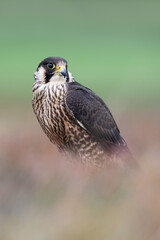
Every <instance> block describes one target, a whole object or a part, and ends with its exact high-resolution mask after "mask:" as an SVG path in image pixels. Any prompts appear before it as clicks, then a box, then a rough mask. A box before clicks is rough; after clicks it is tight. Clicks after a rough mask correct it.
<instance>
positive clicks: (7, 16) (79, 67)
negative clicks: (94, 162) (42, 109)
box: [0, 0, 160, 240]
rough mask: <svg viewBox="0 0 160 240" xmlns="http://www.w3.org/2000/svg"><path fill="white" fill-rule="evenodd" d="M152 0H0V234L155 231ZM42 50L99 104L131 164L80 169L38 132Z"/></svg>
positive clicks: (157, 151)
mask: <svg viewBox="0 0 160 240" xmlns="http://www.w3.org/2000/svg"><path fill="white" fill-rule="evenodd" d="M159 9H160V2H159V1H156V0H155V1H148V0H146V1H145V0H140V1H138V0H135V1H130V0H129V1H126V0H120V1H118V0H114V1H109V0H108V1H103V0H100V1H94V0H93V1H83V0H82V1H76V0H75V1H73V0H66V1H65V0H61V1H50V0H47V1H42V0H39V1H31V0H28V1H17V0H15V1H8V0H7V1H1V2H0V26H1V28H0V29H1V30H0V31H1V32H0V33H1V34H0V47H1V58H0V62H1V78H0V82H1V87H0V109H1V114H0V115H1V116H0V239H3V240H15V239H16V240H20V239H23V240H27V239H37V240H41V239H47V240H53V239H57V240H64V239H65V240H72V239H73V240H75V239H76V240H89V239H92V240H97V239H98V240H107V239H110V240H112V239H113V240H128V239H129V240H132V239H133V240H135V239H136V240H150V239H152V240H159V239H160V201H159V199H160V162H159V161H160V159H159V158H160V157H159V156H160V127H159V125H160V124H159V123H160V109H159V101H160V94H159V92H160V80H159V79H160V67H159V64H160V44H159V43H160V14H159ZM48 56H62V57H64V58H66V59H67V60H68V65H69V70H70V71H71V72H72V73H73V75H74V76H75V78H76V80H77V81H79V82H81V83H82V84H84V85H85V86H87V87H89V88H92V89H93V90H94V91H96V93H97V94H99V95H100V96H101V97H103V99H104V100H105V101H106V102H107V104H108V105H109V107H110V109H111V111H112V113H113V115H114V117H115V119H116V121H117V124H118V126H119V128H120V130H121V132H122V135H123V136H124V138H125V139H126V141H127V142H128V145H129V147H130V149H131V151H132V153H133V155H134V156H135V158H136V159H137V161H138V162H139V165H140V168H141V170H140V171H139V172H137V173H134V174H128V175H123V174H119V173H115V172H114V171H111V172H109V171H108V172H107V170H104V171H103V172H97V173H96V172H87V171H86V170H85V169H84V168H82V166H76V165H77V164H75V165H71V164H70V163H68V162H66V161H65V159H64V157H63V156H61V155H60V153H58V151H57V149H56V147H54V146H53V145H52V144H51V143H50V142H49V140H48V139H47V137H46V136H45V135H44V134H43V132H42V130H41V128H40V127H39V124H38V122H37V120H36V118H35V116H34V114H33V111H32V107H31V99H32V91H31V88H32V84H33V81H34V79H33V72H34V71H35V69H36V68H37V65H38V64H39V62H40V61H41V60H42V59H43V58H45V57H48Z"/></svg>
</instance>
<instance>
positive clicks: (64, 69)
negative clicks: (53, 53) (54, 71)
mask: <svg viewBox="0 0 160 240" xmlns="http://www.w3.org/2000/svg"><path fill="white" fill-rule="evenodd" d="M58 73H60V74H61V75H62V76H63V77H66V76H67V71H66V68H64V67H63V68H62V69H61V70H60V71H59V72H58Z"/></svg>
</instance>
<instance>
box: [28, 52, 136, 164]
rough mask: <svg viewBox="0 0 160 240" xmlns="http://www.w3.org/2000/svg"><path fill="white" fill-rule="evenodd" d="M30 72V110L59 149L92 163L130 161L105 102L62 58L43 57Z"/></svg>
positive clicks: (121, 162)
mask: <svg viewBox="0 0 160 240" xmlns="http://www.w3.org/2000/svg"><path fill="white" fill-rule="evenodd" d="M34 76H35V83H34V85H33V100H32V106H33V109H34V112H35V114H36V116H37V119H38V121H39V123H40V125H41V127H42V129H43V130H44V132H45V133H46V134H47V136H48V137H49V139H50V140H51V142H52V143H55V144H57V146H58V147H59V149H60V150H63V151H64V152H68V153H69V154H70V155H71V157H72V156H76V157H78V158H79V159H81V161H82V162H84V163H86V164H91V165H96V166H104V165H112V164H113V165H115V164H116V165H121V164H122V165H123V164H124V163H125V162H127V163H128V162H132V161H133V159H131V155H130V152H129V150H128V147H127V144H126V142H125V141H124V139H123V138H122V137H121V135H120V131H119V129H118V127H117V125H116V123H115V121H114V119H113V116H112V114H111V112H110V111H109V109H108V107H107V106H106V104H105V103H104V101H103V100H102V99H101V98H100V97H99V96H98V95H96V94H95V93H94V92H93V91H91V90H90V89H88V88H86V87H84V86H82V85H81V84H79V83H78V82H76V81H75V79H74V78H73V76H72V74H71V73H70V72H69V71H68V67H67V62H66V60H65V59H63V58H60V57H49V58H46V59H44V60H43V61H42V62H41V63H40V64H39V66H38V68H37V70H36V72H35V74H34ZM124 156H125V157H124ZM126 156H127V157H126ZM124 159H125V160H124Z"/></svg>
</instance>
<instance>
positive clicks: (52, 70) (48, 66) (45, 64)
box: [34, 57, 74, 85]
mask: <svg viewBox="0 0 160 240" xmlns="http://www.w3.org/2000/svg"><path fill="white" fill-rule="evenodd" d="M34 78H35V81H39V82H41V84H48V83H50V82H52V83H53V84H56V85H59V84H63V83H65V82H73V81H74V79H73V77H72V75H71V73H70V72H69V71H68V68H67V61H66V60H65V59H64V58H61V57H48V58H45V59H44V60H43V61H41V62H40V64H39V65H38V67H37V70H36V72H35V73H34Z"/></svg>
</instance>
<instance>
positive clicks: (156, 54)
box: [0, 0, 160, 105]
mask: <svg viewBox="0 0 160 240" xmlns="http://www.w3.org/2000/svg"><path fill="white" fill-rule="evenodd" d="M159 9H160V1H148V0H141V1H138V0H134V1H130V0H128V1H126V0H120V1H118V0H113V1H111V0H110V1H109V0H108V1H103V0H100V1H95V0H93V1H83V0H82V1H73V0H66V1H65V0H61V1H49V0H47V1H44V0H39V1H38V0H37V1H30V0H29V1H18V0H15V1H4V0H1V3H0V25H1V37H0V46H1V88H0V95H1V103H2V102H4V103H5V104H13V103H14V102H16V104H27V105H29V104H31V98H32V92H31V87H32V84H33V81H34V80H33V72H34V71H35V69H36V68H37V65H38V64H39V62H40V61H41V60H42V59H44V58H46V57H48V56H62V57H64V58H66V59H67V60H68V65H69V70H70V71H71V72H72V73H73V75H74V76H75V78H76V80H77V81H79V82H80V83H82V84H84V85H86V86H88V87H90V88H92V89H93V90H94V91H96V92H97V93H98V94H100V95H101V96H102V97H105V98H109V99H112V97H113V99H114V100H115V102H116V101H117V102H119V101H120V102H127V103H129V104H137V103H138V104H146V103H148V104H152V103H153V104H156V103H157V101H159V99H160V94H159V88H160V80H159V79H160V67H159V63H160V14H159ZM112 102H113V100H112Z"/></svg>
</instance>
